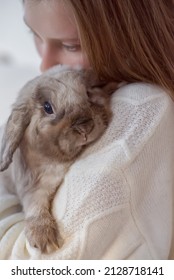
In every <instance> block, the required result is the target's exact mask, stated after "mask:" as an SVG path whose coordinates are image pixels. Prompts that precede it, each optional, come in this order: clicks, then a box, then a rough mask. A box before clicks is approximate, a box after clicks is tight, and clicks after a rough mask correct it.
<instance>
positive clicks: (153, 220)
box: [0, 83, 174, 259]
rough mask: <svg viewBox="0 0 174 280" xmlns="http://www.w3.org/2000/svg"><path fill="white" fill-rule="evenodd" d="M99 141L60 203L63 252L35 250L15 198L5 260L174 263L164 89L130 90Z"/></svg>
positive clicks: (4, 207)
mask: <svg viewBox="0 0 174 280" xmlns="http://www.w3.org/2000/svg"><path fill="white" fill-rule="evenodd" d="M112 111H113V118H112V122H111V124H110V126H109V127H108V129H107V131H106V132H105V134H104V135H103V136H102V137H101V139H100V140H99V141H97V142H96V143H95V144H93V145H91V146H90V147H89V148H88V149H86V150H85V152H84V153H83V154H82V155H81V156H80V157H79V158H78V160H77V161H76V162H75V163H74V164H73V165H72V166H71V168H70V170H69V171H68V173H67V175H66V177H65V179H64V182H63V184H62V185H61V186H60V188H59V190H58V192H57V194H56V196H55V199H54V201H53V208H52V211H53V215H54V217H55V219H56V221H57V224H58V226H59V229H60V232H61V234H62V237H63V239H64V244H63V246H62V248H60V249H59V250H57V251H56V252H54V253H52V254H49V255H44V254H41V253H40V252H39V251H38V250H37V249H35V248H32V247H30V245H29V243H28V242H27V240H26V238H25V235H24V216H23V214H22V212H20V208H18V204H19V202H18V199H17V198H16V197H15V196H14V195H10V194H4V195H2V196H1V197H0V238H1V239H0V258H1V259H169V258H172V259H173V258H174V256H173V254H172V246H173V230H174V226H173V213H174V205H173V198H174V195H173V192H174V170H173V169H174V168H173V167H174V105H173V102H172V101H171V99H170V97H169V96H168V95H167V93H165V92H164V91H163V90H162V89H161V88H159V87H157V86H152V85H149V84H141V83H135V84H131V85H124V86H122V87H121V88H120V89H119V90H117V91H116V92H115V94H114V95H113V98H112Z"/></svg>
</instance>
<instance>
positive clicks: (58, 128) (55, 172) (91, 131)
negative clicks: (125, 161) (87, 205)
mask: <svg viewBox="0 0 174 280" xmlns="http://www.w3.org/2000/svg"><path fill="white" fill-rule="evenodd" d="M91 77H93V75H92V74H91V71H84V70H75V69H73V70H72V69H66V70H63V71H60V69H57V68H56V67H55V68H54V69H52V70H49V71H47V72H46V73H45V74H42V75H40V76H39V77H37V78H35V79H34V80H32V81H30V82H28V83H27V84H26V85H25V86H24V87H23V88H22V90H21V91H20V93H19V96H18V98H17V100H16V102H15V104H14V106H13V109H12V112H11V115H10V117H9V119H8V121H7V124H6V126H5V129H4V135H3V139H2V147H1V161H0V170H1V171H4V170H6V169H7V168H8V169H7V170H6V171H4V172H2V173H1V177H2V179H4V186H5V187H7V188H9V185H8V186H6V182H7V181H6V180H7V178H8V184H10V185H11V188H13V191H14V192H16V193H17V195H18V197H19V199H20V201H21V204H22V206H23V210H24V213H25V218H26V226H25V233H26V236H27V238H28V241H29V243H30V244H31V245H32V246H34V247H37V248H39V249H40V250H41V251H42V252H45V253H47V252H51V251H53V250H55V249H56V248H57V247H58V246H59V245H60V240H61V238H60V235H59V232H58V228H57V225H56V222H55V220H54V218H53V216H52V214H51V201H52V199H53V197H54V194H55V192H56V190H57V188H58V187H59V186H60V184H61V182H62V181H63V179H64V176H65V173H66V172H67V170H68V168H69V167H70V165H71V164H72V163H73V161H74V160H75V159H76V158H77V156H78V155H79V154H80V153H81V152H82V151H83V150H84V149H85V148H86V147H87V146H88V145H89V144H90V143H91V142H93V141H95V140H97V139H98V138H99V137H100V136H101V135H102V134H103V132H104V131H105V129H106V128H107V125H108V123H109V121H110V118H111V110H110V104H109V102H110V93H111V92H112V91H113V89H114V88H115V85H113V84H111V85H110V84H109V85H106V86H101V85H100V86H95V84H96V80H95V79H93V78H92V79H91ZM50 105H51V107H52V111H53V112H52V111H51V108H50ZM45 110H46V111H47V112H46V111H45ZM12 157H13V162H12ZM11 162H12V164H11ZM10 164H11V165H10ZM9 165H10V166H9ZM9 180H11V181H10V182H9Z"/></svg>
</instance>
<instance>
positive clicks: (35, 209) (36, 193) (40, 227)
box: [23, 186, 62, 253]
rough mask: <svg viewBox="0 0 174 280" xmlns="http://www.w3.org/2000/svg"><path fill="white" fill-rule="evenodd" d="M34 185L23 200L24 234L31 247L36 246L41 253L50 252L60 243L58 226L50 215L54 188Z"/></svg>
mask: <svg viewBox="0 0 174 280" xmlns="http://www.w3.org/2000/svg"><path fill="white" fill-rule="evenodd" d="M42 187H43V186H35V188H34V190H33V189H32V191H31V192H30V193H27V194H26V195H25V197H24V200H23V205H24V211H25V214H26V215H25V217H26V225H25V234H26V237H27V239H28V241H29V243H30V245H31V246H32V247H35V248H38V249H39V250H40V251H41V252H42V253H51V252H52V251H55V250H56V249H58V248H59V247H60V246H61V244H62V239H61V237H60V234H59V230H58V226H57V223H56V221H55V219H54V218H53V216H52V215H51V202H52V199H53V196H54V194H55V191H56V189H57V188H56V189H52V192H51V191H50V189H49V193H48V191H47V190H46V189H44V188H42Z"/></svg>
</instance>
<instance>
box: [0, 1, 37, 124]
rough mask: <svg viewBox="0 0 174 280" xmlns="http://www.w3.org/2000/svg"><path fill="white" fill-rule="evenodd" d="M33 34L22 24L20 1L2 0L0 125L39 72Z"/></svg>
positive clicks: (0, 24)
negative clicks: (19, 94)
mask: <svg viewBox="0 0 174 280" xmlns="http://www.w3.org/2000/svg"><path fill="white" fill-rule="evenodd" d="M39 64H40V60H39V57H38V54H37V52H36V50H35V47H34V43H33V39H32V34H31V33H30V32H29V30H28V28H27V27H26V26H25V24H24V22H23V7H22V1H21V0H0V125H1V124H3V123H4V121H5V120H6V119H7V117H8V115H9V113H10V108H11V104H12V103H13V102H14V100H15V98H16V95H17V94H18V92H19V89H20V88H21V87H22V86H23V85H24V84H25V82H26V81H28V80H29V79H31V78H33V77H34V76H36V75H37V74H38V73H39Z"/></svg>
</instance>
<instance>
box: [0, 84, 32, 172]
mask: <svg viewBox="0 0 174 280" xmlns="http://www.w3.org/2000/svg"><path fill="white" fill-rule="evenodd" d="M34 90H36V88H35V87H34V84H33V81H31V82H28V83H27V84H26V85H25V86H24V87H23V88H22V89H21V91H20V93H19V96H18V98H17V100H16V102H15V104H14V105H13V109H12V112H11V114H10V116H9V118H8V120H7V123H6V125H5V127H4V132H3V137H2V143H1V153H0V171H4V170H5V169H7V168H8V166H9V165H10V163H11V162H12V157H13V154H14V152H15V150H16V149H17V147H18V146H19V144H20V142H21V140H22V137H23V135H24V132H25V130H26V128H27V126H28V125H29V123H30V120H31V116H32V96H33V91H34Z"/></svg>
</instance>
